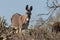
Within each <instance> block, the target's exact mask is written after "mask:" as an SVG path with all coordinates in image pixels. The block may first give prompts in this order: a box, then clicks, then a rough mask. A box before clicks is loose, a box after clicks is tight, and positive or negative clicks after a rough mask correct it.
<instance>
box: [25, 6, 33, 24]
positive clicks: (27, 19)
mask: <svg viewBox="0 0 60 40" xmlns="http://www.w3.org/2000/svg"><path fill="white" fill-rule="evenodd" d="M31 11H32V6H30V8H28V5H26V14H25V15H24V20H25V22H28V23H29V20H30V18H31Z"/></svg>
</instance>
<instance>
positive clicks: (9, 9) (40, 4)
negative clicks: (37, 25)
mask: <svg viewBox="0 0 60 40" xmlns="http://www.w3.org/2000/svg"><path fill="white" fill-rule="evenodd" d="M46 1H47V0H0V16H5V18H6V19H7V23H8V24H11V17H12V15H13V14H14V13H19V14H22V15H24V14H25V6H26V5H27V4H28V5H29V6H33V10H32V16H31V20H37V19H38V18H39V17H40V16H37V15H38V14H41V13H48V8H47V6H46ZM43 17H44V18H46V17H47V16H43ZM30 24H34V22H30Z"/></svg>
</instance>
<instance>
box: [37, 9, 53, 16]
mask: <svg viewBox="0 0 60 40" xmlns="http://www.w3.org/2000/svg"><path fill="white" fill-rule="evenodd" d="M51 10H52V9H50V10H49V12H48V13H47V14H38V16H42V15H49V13H50V12H51Z"/></svg>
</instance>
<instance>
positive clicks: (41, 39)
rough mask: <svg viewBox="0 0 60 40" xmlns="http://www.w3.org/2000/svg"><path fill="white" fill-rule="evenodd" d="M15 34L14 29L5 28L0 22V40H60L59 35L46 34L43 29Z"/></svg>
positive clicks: (0, 21) (53, 33)
mask: <svg viewBox="0 0 60 40" xmlns="http://www.w3.org/2000/svg"><path fill="white" fill-rule="evenodd" d="M15 32H16V29H13V28H12V27H11V26H9V27H8V28H7V27H6V26H5V23H4V22H3V21H2V20H0V40H60V33H57V34H56V33H55V32H47V31H46V30H45V29H44V28H42V29H41V28H38V27H36V28H34V29H27V30H25V32H22V33H21V34H19V33H15Z"/></svg>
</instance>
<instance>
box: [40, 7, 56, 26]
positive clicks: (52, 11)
mask: <svg viewBox="0 0 60 40" xmlns="http://www.w3.org/2000/svg"><path fill="white" fill-rule="evenodd" d="M55 10H56V8H54V9H53V11H52V12H51V14H50V16H49V17H48V18H47V19H46V20H45V22H44V23H42V24H41V25H39V27H40V26H42V25H44V24H45V23H46V22H47V21H48V19H49V18H50V17H51V16H52V14H53V12H54V11H55Z"/></svg>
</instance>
